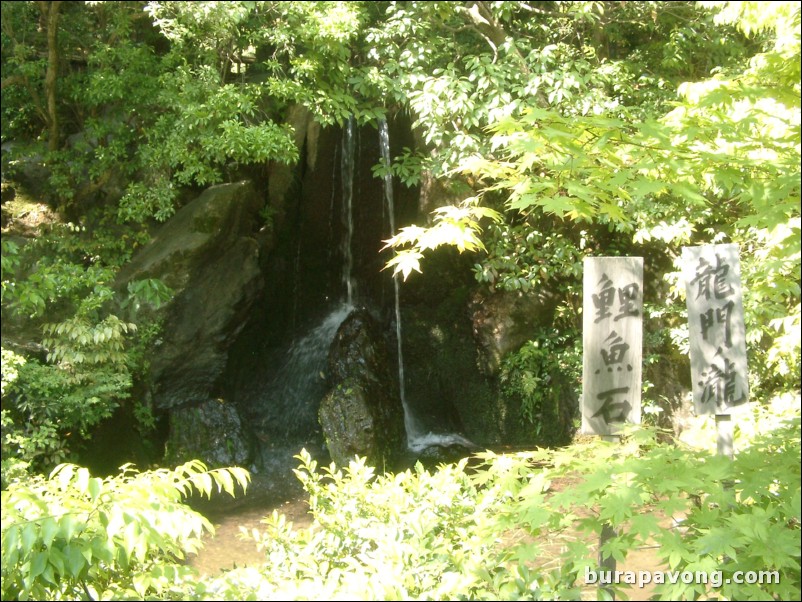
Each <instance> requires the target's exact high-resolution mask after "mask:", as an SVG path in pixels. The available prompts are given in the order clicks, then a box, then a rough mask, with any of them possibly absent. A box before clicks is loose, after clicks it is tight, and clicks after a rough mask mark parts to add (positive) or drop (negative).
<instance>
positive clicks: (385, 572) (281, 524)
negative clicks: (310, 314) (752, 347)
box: [2, 399, 800, 600]
mask: <svg viewBox="0 0 802 602" xmlns="http://www.w3.org/2000/svg"><path fill="white" fill-rule="evenodd" d="M797 406H798V399H797V401H796V402H795V403H793V404H791V405H789V407H788V408H786V410H785V413H784V415H783V416H780V415H778V414H777V413H769V412H766V411H765V410H761V409H760V408H757V407H756V410H755V414H756V416H758V418H759V419H758V420H756V421H755V424H754V428H752V427H751V426H750V427H749V429H748V430H749V431H750V432H748V433H747V432H744V433H741V434H740V435H745V436H739V438H737V439H736V443H738V444H739V446H740V448H739V453H738V455H737V456H736V457H735V459H734V460H729V459H727V458H725V457H721V456H716V455H714V454H711V453H710V452H709V451H702V450H695V449H692V448H690V447H687V446H686V445H684V444H682V443H680V442H675V441H668V439H669V438H668V436H667V433H664V432H661V431H659V430H657V429H654V428H640V429H636V430H632V431H631V432H630V433H629V434H627V435H626V436H625V437H624V439H623V441H622V443H621V444H620V445H614V444H610V443H605V442H601V441H596V440H594V441H591V442H588V443H580V444H574V445H572V446H570V447H567V448H563V449H560V450H538V451H534V452H526V453H519V454H513V455H496V454H493V453H490V452H487V453H485V454H480V456H479V457H478V459H477V458H475V459H474V460H470V461H469V460H463V461H461V462H460V463H458V464H454V465H448V466H443V467H440V469H438V470H437V471H434V472H428V471H426V470H424V469H423V468H422V467H420V466H417V467H416V468H415V469H414V470H408V471H406V472H403V473H397V474H384V475H378V476H377V475H376V474H375V471H374V469H372V468H371V467H369V466H367V465H366V464H365V462H364V460H361V459H355V460H354V461H353V462H352V463H351V464H350V466H349V467H347V468H345V469H343V470H339V469H337V468H336V467H334V466H331V467H329V468H323V469H322V470H321V469H319V468H318V466H317V464H316V463H315V461H314V460H312V458H311V457H310V456H309V455H308V454H307V453H306V452H301V454H300V455H299V456H298V458H299V459H300V461H301V466H300V468H299V469H298V470H297V471H296V472H297V475H298V477H299V478H300V479H301V481H302V482H303V484H304V487H305V489H306V491H307V492H308V494H309V505H310V511H311V513H312V515H313V518H314V521H313V523H312V525H311V526H310V527H309V528H305V529H293V528H292V527H291V525H290V524H288V523H287V522H286V520H285V519H284V517H283V516H280V515H278V514H277V513H273V515H272V516H271V517H270V518H268V519H266V520H265V523H266V528H265V530H264V532H259V531H258V530H254V532H252V533H251V534H250V535H251V536H252V537H255V538H256V540H257V542H258V543H259V544H260V546H261V548H262V549H263V550H264V553H265V563H264V564H262V565H260V566H253V567H248V568H239V569H235V570H232V571H229V572H227V573H224V574H223V575H221V576H219V577H216V578H199V577H197V575H194V573H193V572H192V571H191V570H190V569H189V568H188V567H184V566H181V565H180V564H179V561H180V559H182V558H183V557H184V555H185V554H186V553H187V552H192V551H195V550H196V549H197V547H198V546H199V543H200V536H201V534H202V532H203V530H204V529H210V525H209V523H208V521H206V520H205V519H204V518H203V517H202V516H200V515H198V514H196V513H195V512H193V511H192V510H191V509H189V508H188V507H187V506H185V505H184V504H182V502H181V500H182V498H183V497H185V496H186V495H187V494H188V493H189V492H190V490H191V489H192V488H195V489H198V490H199V491H201V492H202V493H203V494H206V495H208V494H210V493H211V491H212V489H213V488H215V486H216V488H217V489H218V490H225V491H227V492H229V493H233V490H234V485H235V483H239V484H241V485H242V486H243V487H244V486H245V485H246V483H247V473H245V472H244V471H243V470H242V469H226V470H220V471H208V472H207V471H206V470H205V467H203V466H202V465H201V464H200V463H198V462H191V463H189V464H186V465H184V466H182V467H179V468H178V469H176V470H174V471H170V470H158V471H153V472H146V473H141V474H137V473H133V472H132V471H130V469H129V470H128V471H127V472H125V473H123V474H122V475H120V476H118V477H114V478H110V479H105V480H102V479H97V478H91V477H90V475H89V473H88V472H87V471H86V470H85V469H82V468H77V467H75V466H71V465H62V466H61V467H59V468H58V469H57V470H56V471H55V472H54V473H53V474H52V475H51V477H50V478H49V479H40V480H33V481H28V482H20V483H15V484H13V485H12V486H11V487H10V488H9V490H8V491H4V492H3V493H2V510H3V528H2V529H3V530H2V533H3V538H2V546H3V547H2V552H3V559H2V566H3V586H2V593H3V598H4V599H26V598H27V599H31V598H37V599H43V600H54V599H60V600H64V599H101V598H102V599H134V598H136V599H142V598H147V599H195V600H205V599H215V600H220V599H223V600H240V599H248V600H291V599H298V600H303V599H315V600H337V599H339V600H355V599H357V600H391V599H421V600H440V599H481V600H498V599H501V600H514V599H529V600H531V599H542V600H553V599H561V600H571V599H574V600H576V599H579V598H580V596H581V595H584V597H586V598H587V597H588V596H594V595H600V596H605V595H607V593H608V592H606V591H595V590H594V589H591V587H595V586H585V585H584V575H585V571H586V569H593V570H595V569H596V568H597V546H598V541H599V535H600V533H601V530H602V527H603V526H604V525H610V526H612V527H613V528H614V529H615V532H616V533H615V536H614V537H612V538H610V539H609V540H608V541H607V543H606V544H605V545H604V546H603V548H602V554H603V555H604V556H606V557H610V556H611V557H613V558H615V559H616V560H617V561H618V562H619V568H621V569H624V568H626V569H630V570H636V571H637V570H639V569H640V568H642V567H638V566H631V565H628V564H625V563H626V560H627V556H628V554H630V553H631V552H633V551H635V550H636V549H638V548H642V547H644V546H650V547H653V548H655V550H656V554H657V557H658V559H659V560H660V561H661V562H662V568H663V569H664V570H666V571H691V572H694V573H695V572H697V571H706V572H711V571H721V576H722V585H721V587H713V585H712V584H710V583H708V584H704V583H684V582H683V581H682V580H679V581H677V583H675V584H671V583H670V582H669V583H666V584H663V585H659V586H657V587H656V589H655V596H656V597H657V598H659V599H665V600H677V599H679V600H696V599H728V600H795V599H799V594H800V543H799V541H800V473H799V457H800V415H799V409H798V407H797ZM745 423H746V422H745ZM755 433H758V434H755ZM747 439H748V440H747ZM477 462H481V464H479V465H478V466H477V465H476V464H477ZM737 571H756V572H760V571H763V572H766V571H768V572H770V573H771V574H772V576H776V579H774V580H773V582H772V583H763V584H760V585H758V584H749V583H743V584H740V583H736V582H735V579H734V578H733V577H734V576H735V574H736V572H737ZM727 579H730V583H727ZM626 587H627V586H626V585H625V584H623V583H622V584H620V585H616V586H614V587H613V588H612V589H613V590H615V593H616V596H617V597H618V598H619V599H621V598H624V597H625V596H626V594H627V591H626V589H625V588H626ZM629 593H630V594H632V595H634V596H636V597H642V595H643V594H642V593H640V595H639V592H637V591H634V592H629Z"/></svg>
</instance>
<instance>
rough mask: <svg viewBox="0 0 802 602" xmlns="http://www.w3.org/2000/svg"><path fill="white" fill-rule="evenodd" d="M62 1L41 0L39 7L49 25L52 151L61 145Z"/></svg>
mask: <svg viewBox="0 0 802 602" xmlns="http://www.w3.org/2000/svg"><path fill="white" fill-rule="evenodd" d="M60 5H61V2H40V3H39V8H40V10H41V11H42V16H43V17H44V21H45V24H46V27H47V73H46V74H45V97H46V98H47V122H48V124H47V125H48V141H47V148H48V149H49V150H51V151H54V150H58V147H59V123H58V111H57V110H56V81H57V76H58V61H59V53H58V11H59V7H60Z"/></svg>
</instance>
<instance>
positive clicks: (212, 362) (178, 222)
mask: <svg viewBox="0 0 802 602" xmlns="http://www.w3.org/2000/svg"><path fill="white" fill-rule="evenodd" d="M261 205H262V201H261V199H260V198H259V195H258V194H257V193H256V191H255V190H254V188H253V186H252V185H251V184H250V182H239V183H236V184H225V185H220V186H213V187H212V188H209V189H208V190H206V191H204V193H203V194H201V196H200V197H198V198H197V199H195V200H194V201H192V202H191V203H189V204H188V205H186V206H184V207H183V208H182V209H181V210H179V211H178V213H176V215H175V216H174V217H173V218H172V219H171V220H170V221H168V222H167V223H166V224H165V225H164V226H163V227H162V229H161V230H160V231H159V232H158V233H157V234H156V236H155V237H154V239H153V241H152V242H151V243H150V244H149V245H148V246H146V247H145V248H144V249H142V251H140V252H139V253H138V254H137V255H136V256H135V257H134V258H133V260H132V261H131V262H130V263H129V264H128V265H126V266H125V267H124V268H123V269H122V270H121V272H120V275H119V277H118V280H117V287H118V288H120V289H121V290H124V287H125V286H127V283H128V282H131V281H135V280H140V279H144V278H159V279H161V280H162V281H163V282H164V283H165V284H166V285H167V286H169V287H171V288H172V289H173V291H174V293H175V296H174V298H173V300H172V301H171V302H170V303H169V304H168V305H167V306H166V307H165V308H164V309H162V310H160V311H161V312H163V315H162V316H161V317H162V318H163V324H164V328H163V334H162V336H161V341H160V344H158V345H157V346H156V347H155V348H154V349H153V352H152V357H151V373H150V375H149V381H150V382H149V385H150V389H151V391H152V393H153V399H154V403H155V405H156V406H157V407H158V408H161V409H171V408H176V407H183V406H191V405H197V404H198V403H202V402H204V401H206V400H208V399H210V398H211V397H212V396H213V389H214V386H215V384H216V383H217V382H218V380H219V378H220V376H221V375H222V373H223V371H224V369H225V365H226V361H227V357H228V350H229V348H230V346H231V345H232V344H233V342H234V341H235V339H236V337H237V335H238V334H239V332H240V331H241V329H242V327H243V325H244V324H245V319H246V316H247V315H248V312H249V310H250V309H251V306H252V305H253V302H254V300H255V299H256V297H257V295H258V294H259V292H260V291H261V289H262V287H263V282H264V279H263V277H262V274H261V271H260V267H259V256H260V252H261V249H260V248H259V244H258V243H257V241H256V238H255V236H256V229H257V224H258V212H259V209H260V208H261Z"/></svg>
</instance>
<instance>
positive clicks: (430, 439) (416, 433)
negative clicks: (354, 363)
mask: <svg viewBox="0 0 802 602" xmlns="http://www.w3.org/2000/svg"><path fill="white" fill-rule="evenodd" d="M379 146H380V147H381V156H382V162H383V163H384V166H385V171H384V200H385V202H386V204H387V213H389V216H390V236H394V235H395V205H394V202H393V174H392V172H391V171H390V132H389V129H388V126H387V121H385V120H384V119H380V120H379ZM393 287H394V288H395V329H396V330H395V333H396V340H397V341H398V381H399V393H400V396H401V404H402V405H403V407H404V427H405V428H406V431H407V447H408V448H409V449H410V450H412V451H415V452H420V451H422V450H423V449H425V448H427V447H429V446H432V445H439V446H447V445H455V444H456V445H462V446H465V447H469V448H470V447H474V444H473V443H472V442H471V441H469V440H468V439H466V438H465V437H463V436H462V435H459V434H457V433H431V432H429V433H427V432H424V431H423V429H421V427H420V425H419V424H418V421H417V420H416V419H415V415H414V414H413V412H412V408H410V407H409V404H408V403H407V398H406V393H405V387H404V354H403V352H402V344H401V341H402V339H403V337H402V330H401V290H400V289H401V286H400V283H399V281H398V275H397V274H394V275H393Z"/></svg>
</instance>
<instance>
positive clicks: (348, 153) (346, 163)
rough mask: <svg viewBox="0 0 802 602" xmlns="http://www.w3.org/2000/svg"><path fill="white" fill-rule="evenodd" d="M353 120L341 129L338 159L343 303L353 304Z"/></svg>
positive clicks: (349, 120)
mask: <svg viewBox="0 0 802 602" xmlns="http://www.w3.org/2000/svg"><path fill="white" fill-rule="evenodd" d="M354 147H355V144H354V118H353V116H352V117H349V118H348V121H347V122H346V124H345V128H344V129H343V142H342V156H341V157H340V175H341V177H342V193H343V195H342V196H343V213H342V220H343V226H345V236H344V237H343V240H342V243H341V245H342V246H341V248H342V253H343V284H344V285H345V302H346V303H347V304H348V305H351V304H353V302H354V289H355V286H354V277H353V271H354V254H353V250H352V249H351V242H352V240H353V238H354V211H353V200H354Z"/></svg>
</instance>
